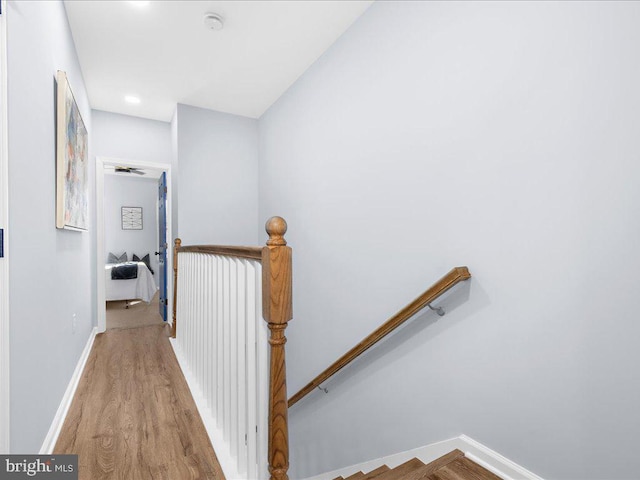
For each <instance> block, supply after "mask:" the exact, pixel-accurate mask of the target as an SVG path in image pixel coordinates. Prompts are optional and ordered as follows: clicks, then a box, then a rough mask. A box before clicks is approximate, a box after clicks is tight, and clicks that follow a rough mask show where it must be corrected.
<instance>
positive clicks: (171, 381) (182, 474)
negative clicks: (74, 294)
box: [54, 325, 224, 480]
mask: <svg viewBox="0 0 640 480" xmlns="http://www.w3.org/2000/svg"><path fill="white" fill-rule="evenodd" d="M168 334H169V328H168V326H167V325H154V326H147V327H141V328H135V329H124V330H109V331H107V332H105V333H102V334H99V335H98V336H97V337H96V339H95V343H94V345H93V349H92V351H91V354H90V356H89V360H88V362H87V366H86V368H85V371H84V374H83V376H82V378H81V380H80V384H79V385H78V389H77V392H76V395H75V397H74V399H73V402H72V404H71V407H70V409H69V413H68V415H67V418H66V420H65V423H64V425H63V427H62V432H61V434H60V437H59V438H58V442H57V443H56V448H55V450H54V453H58V454H65V453H70V454H77V455H78V464H79V473H80V474H79V478H80V480H107V479H108V480H156V479H157V480H189V479H216V480H218V479H224V475H223V473H222V469H221V468H220V465H219V464H218V461H217V459H216V456H215V453H214V452H213V449H212V447H211V443H210V442H209V438H208V436H207V433H206V431H205V429H204V426H203V424H202V420H201V419H200V415H199V414H198V411H197V409H196V406H195V403H194V402H193V398H192V397H191V393H190V392H189V389H188V387H187V384H186V382H185V380H184V376H183V375H182V371H181V370H180V367H179V366H178V363H177V361H176V359H175V355H174V353H173V350H172V348H171V345H170V344H169V340H168V338H167V336H168Z"/></svg>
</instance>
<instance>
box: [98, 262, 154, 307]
mask: <svg viewBox="0 0 640 480" xmlns="http://www.w3.org/2000/svg"><path fill="white" fill-rule="evenodd" d="M136 263H137V264H138V278H132V279H130V280H111V269H112V268H113V267H114V266H115V265H121V264H117V263H108V264H107V265H105V267H104V275H105V276H104V278H105V284H106V286H107V288H106V298H107V301H110V300H134V299H138V298H139V299H140V300H144V301H145V302H147V303H149V302H151V299H152V298H153V296H154V295H155V294H156V291H157V290H158V287H157V286H156V282H155V280H154V279H153V275H152V274H151V272H150V271H149V269H148V268H147V266H146V265H145V264H144V262H136Z"/></svg>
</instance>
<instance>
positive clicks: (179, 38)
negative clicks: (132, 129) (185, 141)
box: [64, 0, 373, 121]
mask: <svg viewBox="0 0 640 480" xmlns="http://www.w3.org/2000/svg"><path fill="white" fill-rule="evenodd" d="M64 3H65V7H66V10H67V16H68V18H69V23H70V25H71V30H72V33H73V38H74V41H75V44H76V48H77V52H78V56H79V59H80V66H81V68H82V73H83V75H84V80H85V84H86V88H87V91H88V95H89V101H90V103H91V106H92V108H94V109H98V110H106V111H109V112H117V113H124V114H128V115H135V116H138V117H145V118H151V119H156V120H163V121H170V120H171V117H172V115H173V113H174V111H175V107H176V104H177V103H184V104H188V105H194V106H198V107H203V108H209V109H212V110H218V111H221V112H228V113H233V114H237V115H244V116H247V117H253V118H258V117H260V115H262V114H263V113H264V112H265V111H266V110H267V109H268V108H269V107H270V106H271V105H272V104H273V103H274V102H275V101H276V100H277V99H278V97H280V95H282V94H283V93H284V92H285V90H286V89H287V88H288V87H289V86H290V85H291V84H292V83H293V82H295V80H296V79H297V78H298V77H299V76H300V75H302V73H304V71H305V70H306V69H307V68H308V67H309V66H310V65H311V64H312V63H313V62H314V61H315V60H316V59H317V58H318V57H320V55H322V53H323V52H324V51H325V50H326V49H327V48H329V46H331V44H333V42H334V41H335V40H336V39H337V38H338V37H339V36H340V35H341V34H342V33H343V32H344V31H345V30H346V29H347V28H349V26H350V25H351V24H352V23H353V22H354V21H355V20H356V19H357V18H358V17H359V16H360V15H361V14H362V13H363V12H364V11H365V10H366V9H367V8H368V7H369V6H370V5H371V3H373V2H372V1H346V0H338V1H329V0H320V1H310V0H297V1H293V0H291V1H275V0H267V1H191V0H182V1H180V0H173V1H168V0H155V1H151V2H129V1H113V0H101V1H86V0H85V1H79V0H65V2H64ZM142 4H147V5H146V6H141V5H142ZM206 12H213V13H217V14H219V15H221V16H222V17H224V19H225V25H224V29H223V30H220V31H214V30H209V29H207V28H205V26H204V14H205V13H206ZM125 95H137V96H139V97H140V99H141V103H140V104H138V105H131V104H128V103H126V102H125V100H124V97H125Z"/></svg>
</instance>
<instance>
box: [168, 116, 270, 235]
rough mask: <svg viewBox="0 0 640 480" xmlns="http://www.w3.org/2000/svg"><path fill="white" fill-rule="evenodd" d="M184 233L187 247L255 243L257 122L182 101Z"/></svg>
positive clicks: (180, 178) (179, 153)
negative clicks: (192, 105)
mask: <svg viewBox="0 0 640 480" xmlns="http://www.w3.org/2000/svg"><path fill="white" fill-rule="evenodd" d="M174 123H175V125H176V128H177V147H175V148H177V162H178V164H179V168H180V175H179V176H178V189H179V191H180V202H179V204H178V217H179V219H180V237H181V239H182V243H183V245H193V244H217V245H255V244H256V242H258V239H260V240H261V241H262V240H264V239H263V236H262V235H260V236H259V235H258V229H257V228H256V225H258V122H257V120H254V119H251V118H246V117H239V116H236V115H230V114H227V113H220V112H214V111H212V110H206V109H202V108H196V107H190V106H188V105H181V104H178V108H177V113H176V118H174Z"/></svg>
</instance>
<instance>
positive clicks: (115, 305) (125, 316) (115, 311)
mask: <svg viewBox="0 0 640 480" xmlns="http://www.w3.org/2000/svg"><path fill="white" fill-rule="evenodd" d="M125 305H126V302H125V301H124V300H118V301H115V302H107V330H111V329H114V328H138V327H143V326H146V325H161V324H163V323H164V322H163V321H162V317H161V316H160V312H159V308H160V307H159V305H158V292H156V294H155V295H154V297H153V298H152V299H151V302H150V303H146V302H143V301H142V300H129V308H125Z"/></svg>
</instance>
